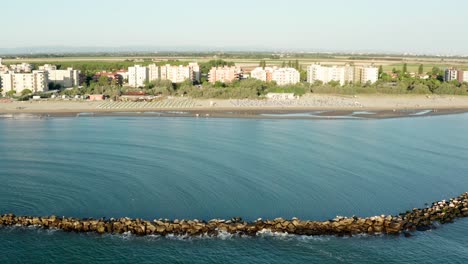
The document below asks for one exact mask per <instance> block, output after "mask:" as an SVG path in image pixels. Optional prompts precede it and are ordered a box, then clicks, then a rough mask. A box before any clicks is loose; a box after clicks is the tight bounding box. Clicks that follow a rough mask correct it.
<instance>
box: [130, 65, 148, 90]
mask: <svg viewBox="0 0 468 264" xmlns="http://www.w3.org/2000/svg"><path fill="white" fill-rule="evenodd" d="M148 76H149V69H148V68H147V67H143V66H141V65H135V66H133V67H129V68H128V85H130V86H132V87H135V88H136V87H143V86H145V83H146V82H147V81H149V78H148Z"/></svg>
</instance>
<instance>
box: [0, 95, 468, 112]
mask: <svg viewBox="0 0 468 264" xmlns="http://www.w3.org/2000/svg"><path fill="white" fill-rule="evenodd" d="M310 112H312V113H310ZM464 112H468V97H466V96H435V95H431V96H424V95H358V96H343V95H312V94H310V95H305V96H303V97H301V98H299V99H295V100H247V99H244V100H238V99H232V100H221V99H212V100H203V99H191V98H169V99H164V100H161V101H158V102H112V101H73V100H68V101H67V100H48V101H45V100H44V101H27V102H16V101H8V100H2V101H0V113H2V114H4V115H5V114H21V113H23V114H45V115H52V116H63V115H77V114H80V113H93V114H94V115H123V114H125V115H136V114H139V113H146V114H154V115H174V116H212V117H229V116H235V117H259V116H261V117H264V118H282V117H283V118H304V117H308V118H310V117H312V118H321V117H337V116H353V117H366V118H391V117H403V116H424V115H437V114H453V113H464ZM301 113H307V115H302V116H301Z"/></svg>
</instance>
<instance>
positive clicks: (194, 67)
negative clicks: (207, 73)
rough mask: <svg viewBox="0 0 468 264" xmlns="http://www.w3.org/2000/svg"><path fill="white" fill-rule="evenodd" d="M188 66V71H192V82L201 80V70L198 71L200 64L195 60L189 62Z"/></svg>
mask: <svg viewBox="0 0 468 264" xmlns="http://www.w3.org/2000/svg"><path fill="white" fill-rule="evenodd" d="M188 67H189V68H190V71H191V72H192V76H193V77H192V80H193V81H194V82H198V83H199V82H200V80H201V71H200V65H198V63H196V62H191V63H189V65H188Z"/></svg>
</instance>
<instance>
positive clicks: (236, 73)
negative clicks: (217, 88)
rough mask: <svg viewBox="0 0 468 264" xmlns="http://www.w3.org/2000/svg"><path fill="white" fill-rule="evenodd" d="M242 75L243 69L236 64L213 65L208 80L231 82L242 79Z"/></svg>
mask: <svg viewBox="0 0 468 264" xmlns="http://www.w3.org/2000/svg"><path fill="white" fill-rule="evenodd" d="M241 77H242V70H241V69H240V68H238V67H236V66H231V67H229V66H224V67H212V68H211V70H210V72H209V73H208V81H209V82H210V83H216V82H222V83H230V82H233V81H235V80H240V79H241Z"/></svg>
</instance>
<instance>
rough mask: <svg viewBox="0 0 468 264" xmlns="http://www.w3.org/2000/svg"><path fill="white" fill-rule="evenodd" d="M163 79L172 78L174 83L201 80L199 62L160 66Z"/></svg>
mask: <svg viewBox="0 0 468 264" xmlns="http://www.w3.org/2000/svg"><path fill="white" fill-rule="evenodd" d="M160 78H161V80H170V81H172V82H173V83H181V82H184V81H186V80H190V81H192V82H199V81H200V66H199V65H198V63H189V65H188V66H183V65H179V66H173V65H169V64H167V65H164V66H161V68H160Z"/></svg>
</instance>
